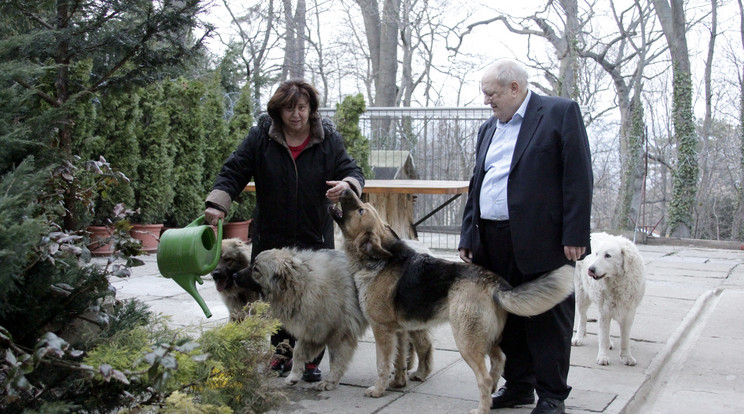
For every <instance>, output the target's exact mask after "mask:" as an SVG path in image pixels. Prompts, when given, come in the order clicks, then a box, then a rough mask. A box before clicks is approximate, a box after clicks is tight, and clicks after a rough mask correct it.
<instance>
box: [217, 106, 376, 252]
mask: <svg viewBox="0 0 744 414" xmlns="http://www.w3.org/2000/svg"><path fill="white" fill-rule="evenodd" d="M251 180H253V181H254V182H255V183H256V209H255V211H254V231H253V234H252V243H253V249H252V257H256V255H257V254H258V253H259V252H261V251H264V250H268V249H272V248H280V247H287V246H296V247H299V248H308V249H321V248H331V249H332V248H334V240H333V239H334V238H333V220H332V219H331V217H330V215H329V214H328V206H329V205H330V204H331V202H330V200H328V198H326V196H325V193H326V191H327V190H328V189H329V188H330V187H329V186H328V185H327V184H326V181H342V180H343V181H347V182H348V183H349V185H350V187H351V188H352V189H353V190H354V191H355V192H356V193H357V195H361V192H362V188H363V186H364V176H363V175H362V170H361V168H359V167H358V166H357V164H356V162H355V161H354V159H353V158H351V157H350V156H349V154H348V153H347V152H346V149H345V148H344V141H343V138H342V137H341V134H339V133H338V132H336V130H335V126H334V125H333V122H332V121H331V120H330V119H327V118H323V119H322V120H321V119H320V116H317V114H316V117H315V119H314V120H312V121H311V137H310V141H309V143H308V145H307V147H306V148H305V149H304V150H303V151H302V152H301V153H300V154H299V156H298V157H297V159H296V160H294V159H293V158H292V155H291V153H290V151H289V147H288V146H287V144H286V141H285V139H284V135H283V133H282V131H281V128H280V127H278V126H276V125H274V124H273V123H272V119H271V117H269V116H268V115H265V114H264V115H262V116H260V117H259V119H258V122H257V125H256V126H254V127H252V128H251V129H250V131H249V132H248V136H247V137H246V138H245V139H244V140H243V142H242V143H241V144H240V145H239V146H238V148H237V149H236V150H235V151H234V152H233V153H232V154H231V155H230V157H228V159H227V161H225V164H224V165H223V166H222V169H221V170H220V172H219V174H218V175H217V179H216V181H215V185H214V187H213V190H212V192H211V193H210V194H209V196H208V197H207V200H206V204H207V206H208V207H217V208H219V209H221V210H223V211H227V210H228V209H229V207H230V203H231V202H232V200H234V199H235V197H237V196H238V195H239V194H240V192H241V191H243V189H244V188H245V185H246V184H247V183H248V182H249V181H251Z"/></svg>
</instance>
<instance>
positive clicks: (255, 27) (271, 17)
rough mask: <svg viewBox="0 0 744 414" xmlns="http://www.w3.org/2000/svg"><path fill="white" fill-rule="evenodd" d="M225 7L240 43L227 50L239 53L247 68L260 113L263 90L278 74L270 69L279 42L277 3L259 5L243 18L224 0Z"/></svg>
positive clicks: (231, 41)
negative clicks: (275, 4)
mask: <svg viewBox="0 0 744 414" xmlns="http://www.w3.org/2000/svg"><path fill="white" fill-rule="evenodd" d="M222 3H223V4H224V6H225V9H226V10H227V12H228V13H229V14H230V19H231V21H232V24H233V26H234V28H235V31H236V34H237V39H232V40H230V41H228V42H227V46H228V47H231V48H233V49H236V50H237V52H238V55H239V56H240V59H241V60H242V62H243V65H244V66H245V71H246V77H247V80H248V81H249V82H250V83H251V84H252V89H253V99H254V105H253V108H254V110H255V111H256V112H257V113H258V112H260V111H261V106H260V102H261V90H262V88H263V87H264V86H265V85H267V84H268V83H270V79H271V77H272V76H273V74H274V73H276V71H277V68H276V67H271V66H270V65H269V52H270V51H271V49H272V48H273V47H275V46H276V44H277V43H278V41H279V39H278V37H277V36H276V35H275V33H274V31H273V25H274V22H275V21H276V10H274V0H268V1H267V2H258V3H257V4H255V5H253V6H250V7H248V8H247V9H245V10H244V11H243V12H242V14H238V13H236V12H235V11H234V10H233V9H232V7H231V6H230V4H229V2H228V0H222Z"/></svg>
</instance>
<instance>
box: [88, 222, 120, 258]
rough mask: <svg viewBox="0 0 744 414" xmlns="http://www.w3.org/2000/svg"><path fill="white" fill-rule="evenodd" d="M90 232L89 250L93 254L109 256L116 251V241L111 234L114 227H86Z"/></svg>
mask: <svg viewBox="0 0 744 414" xmlns="http://www.w3.org/2000/svg"><path fill="white" fill-rule="evenodd" d="M86 230H87V231H88V233H90V241H91V243H90V244H89V245H88V250H90V253H91V254H92V255H93V256H109V255H111V254H112V253H113V252H114V242H113V241H112V240H111V236H112V235H113V234H114V229H113V228H112V227H108V226H88V228H87V229H86Z"/></svg>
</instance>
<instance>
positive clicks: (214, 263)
mask: <svg viewBox="0 0 744 414" xmlns="http://www.w3.org/2000/svg"><path fill="white" fill-rule="evenodd" d="M201 218H202V220H203V219H204V216H202V217H201ZM197 220H198V219H197ZM221 255H222V219H219V220H218V221H217V254H215V255H214V259H213V260H212V264H211V265H210V266H209V268H210V269H214V268H216V267H217V264H218V263H219V262H220V256H221Z"/></svg>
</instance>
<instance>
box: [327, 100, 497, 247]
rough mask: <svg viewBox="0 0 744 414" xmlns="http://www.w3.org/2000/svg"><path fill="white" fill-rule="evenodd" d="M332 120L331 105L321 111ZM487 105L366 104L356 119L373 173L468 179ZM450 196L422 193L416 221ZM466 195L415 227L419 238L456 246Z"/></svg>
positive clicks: (385, 176) (488, 113) (487, 114)
mask: <svg viewBox="0 0 744 414" xmlns="http://www.w3.org/2000/svg"><path fill="white" fill-rule="evenodd" d="M320 112H321V114H322V115H323V116H327V117H330V118H333V115H334V114H335V109H330V108H324V109H321V110H320ZM491 114H492V111H491V108H489V107H483V108H447V107H444V108H368V109H367V111H366V112H364V113H363V114H362V115H361V117H360V120H359V127H360V129H361V130H362V135H364V136H365V137H367V138H368V139H369V141H370V150H371V151H372V154H371V156H370V164H371V165H372V167H373V169H374V171H375V177H368V178H382V179H393V178H407V179H421V180H469V179H470V175H471V174H472V171H473V166H474V164H475V141H476V137H477V134H478V128H479V127H480V125H481V124H482V123H483V122H484V121H485V120H487V119H488V118H489V117H490V116H491ZM450 197H451V196H447V195H438V194H420V195H418V196H417V198H416V203H415V211H414V221H419V220H420V219H421V218H422V217H424V216H426V215H427V212H430V211H432V210H434V209H435V208H436V206H439V205H441V204H442V203H444V202H446V201H447V200H448V199H449V198H450ZM465 200H466V197H460V198H458V199H457V200H455V201H454V202H452V203H451V204H449V205H447V206H446V207H445V208H443V209H441V210H440V211H438V212H437V213H436V214H434V215H432V216H431V217H429V218H427V219H426V220H424V221H423V222H422V223H420V224H419V225H418V227H417V232H418V237H419V240H421V241H422V242H424V243H425V244H426V245H427V246H428V247H429V248H432V249H447V250H450V249H457V244H458V242H459V235H460V224H461V221H462V213H463V207H464V204H465Z"/></svg>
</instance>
